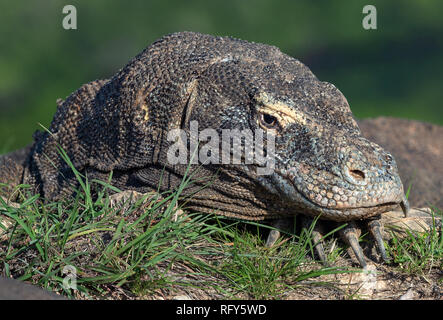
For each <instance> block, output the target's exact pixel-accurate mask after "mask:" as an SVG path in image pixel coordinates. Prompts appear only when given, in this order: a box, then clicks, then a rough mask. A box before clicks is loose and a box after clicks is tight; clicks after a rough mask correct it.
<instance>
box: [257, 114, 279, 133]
mask: <svg viewBox="0 0 443 320" xmlns="http://www.w3.org/2000/svg"><path fill="white" fill-rule="evenodd" d="M260 124H261V125H262V126H263V127H265V128H266V129H277V128H278V126H279V125H278V120H277V118H276V117H274V116H271V115H270V114H267V113H262V114H261V115H260Z"/></svg>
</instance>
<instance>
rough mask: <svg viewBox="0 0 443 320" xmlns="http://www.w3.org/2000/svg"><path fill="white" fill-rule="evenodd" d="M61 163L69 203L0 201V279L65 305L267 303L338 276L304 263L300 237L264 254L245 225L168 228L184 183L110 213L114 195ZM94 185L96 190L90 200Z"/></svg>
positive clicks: (23, 192) (200, 218)
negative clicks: (71, 281) (193, 291)
mask: <svg viewBox="0 0 443 320" xmlns="http://www.w3.org/2000/svg"><path fill="white" fill-rule="evenodd" d="M60 153H61V155H62V157H63V158H64V160H65V161H66V162H67V163H68V164H69V165H70V166H71V168H72V170H73V172H74V173H75V175H76V177H77V180H78V181H79V186H80V187H79V189H78V190H77V193H76V197H75V198H66V199H64V200H63V201H59V202H52V203H46V202H44V201H43V199H41V198H40V197H39V195H32V194H30V192H29V191H28V189H27V188H28V186H26V185H20V186H18V187H17V188H16V190H15V192H17V193H19V194H20V198H21V201H20V205H19V206H18V207H16V206H11V205H9V204H7V203H6V202H5V201H4V200H3V199H1V198H0V222H1V221H9V222H10V224H11V226H10V227H9V228H3V230H0V272H1V273H2V274H3V275H5V276H8V277H14V278H18V279H20V280H27V281H30V282H32V283H34V284H37V285H39V286H41V287H44V288H47V289H50V290H52V291H56V292H59V293H61V294H64V295H66V296H68V297H72V298H91V297H109V296H111V297H115V296H114V295H115V294H116V295H117V296H118V297H137V296H145V297H146V296H147V295H150V294H153V293H155V292H158V291H157V290H160V289H161V290H163V291H164V290H169V291H171V292H173V291H177V290H179V289H180V288H189V287H197V288H202V289H205V288H206V289H208V288H210V289H211V290H210V291H211V294H212V295H214V296H216V297H224V298H237V297H247V298H254V299H258V298H260V299H270V298H279V297H281V296H282V294H283V293H284V291H285V290H286V289H288V288H294V287H295V286H297V285H300V284H303V281H305V280H307V279H312V278H316V277H318V276H320V275H323V274H330V273H337V272H344V270H342V269H339V268H325V267H322V266H320V265H319V264H315V263H314V262H313V261H312V259H310V258H309V253H310V250H311V249H310V248H312V243H310V241H311V240H310V236H309V231H308V232H305V233H302V235H301V236H300V237H297V236H295V235H294V236H293V237H292V238H291V239H292V240H291V241H287V242H286V241H283V242H281V243H280V244H279V245H277V246H275V247H274V248H272V249H267V248H265V246H264V244H263V240H262V238H261V236H260V234H259V233H251V232H249V231H245V229H244V228H243V227H241V226H245V225H247V223H245V222H240V221H236V220H227V219H219V218H218V217H216V216H214V215H208V214H198V213H189V212H186V213H185V214H182V215H179V216H178V218H177V220H176V221H175V220H174V219H173V218H172V217H173V216H174V215H175V214H176V213H177V210H179V209H181V207H180V206H179V199H181V192H182V190H183V189H184V188H185V187H186V185H187V184H189V183H190V182H191V178H192V176H189V177H188V176H185V177H184V179H183V181H182V184H181V185H180V187H179V188H178V189H177V190H176V191H174V192H172V191H171V192H167V193H164V194H161V195H160V194H158V193H153V194H151V195H149V194H148V195H146V196H145V197H144V198H143V199H139V200H138V201H136V202H135V203H132V204H129V205H119V206H114V207H112V206H111V201H110V196H109V194H110V193H111V192H118V191H119V190H118V189H116V188H114V187H112V186H111V185H110V184H109V182H103V181H88V179H87V177H85V176H83V175H82V174H80V173H79V172H78V171H77V170H76V169H75V168H74V167H73V166H72V163H71V162H70V160H69V159H68V158H67V155H66V153H65V152H64V151H63V150H60ZM110 180H111V176H110V177H109V181H110ZM93 185H95V186H99V190H96V191H97V196H96V197H93V196H92V195H93V194H94V192H93V191H94V190H93V188H94V187H92V186H93ZM149 196H150V199H149V200H148V199H147V197H149ZM146 200H147V201H146ZM249 225H250V226H252V227H253V228H262V227H266V226H261V225H260V224H257V223H249ZM2 231H3V232H2ZM287 239H289V238H287ZM66 266H73V267H74V269H75V272H76V286H77V288H76V289H77V290H71V289H70V288H67V287H66V286H64V281H66V279H68V278H67V274H64V273H63V271H64V268H65V267H66ZM313 283H314V282H313ZM110 292H111V293H110ZM117 293H118V294H117Z"/></svg>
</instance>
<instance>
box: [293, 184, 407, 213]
mask: <svg viewBox="0 0 443 320" xmlns="http://www.w3.org/2000/svg"><path fill="white" fill-rule="evenodd" d="M292 185H293V186H294V189H295V190H296V191H297V193H298V194H299V195H300V196H301V197H302V198H303V199H304V200H305V201H307V202H309V203H310V204H311V205H312V206H314V207H317V208H321V209H327V210H337V211H343V212H344V211H349V210H355V209H370V208H380V207H384V206H386V207H387V206H393V205H398V204H400V202H392V201H391V202H384V203H380V204H376V205H373V206H359V207H351V206H349V207H345V208H343V207H342V208H334V207H325V206H322V205H319V204H318V203H315V202H313V201H312V200H310V199H309V198H308V197H306V196H305V195H304V194H303V193H302V192H300V190H298V188H297V187H296V186H295V185H294V184H293V183H292Z"/></svg>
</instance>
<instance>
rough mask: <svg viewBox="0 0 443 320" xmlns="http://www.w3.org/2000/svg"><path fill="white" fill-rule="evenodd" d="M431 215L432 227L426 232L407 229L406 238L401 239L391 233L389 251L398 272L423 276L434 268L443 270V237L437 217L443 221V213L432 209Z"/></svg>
mask: <svg viewBox="0 0 443 320" xmlns="http://www.w3.org/2000/svg"><path fill="white" fill-rule="evenodd" d="M431 214H432V217H433V219H432V226H431V228H430V229H429V230H428V231H426V232H422V233H421V232H420V233H418V232H414V231H413V230H408V229H407V230H405V232H406V236H405V237H399V236H398V234H397V233H395V232H393V230H392V231H390V232H391V235H392V239H391V240H390V241H389V242H388V244H387V250H388V253H389V255H390V256H391V257H392V258H393V262H394V263H395V264H396V265H397V268H398V270H400V271H402V272H406V273H409V274H418V275H423V276H425V275H426V274H428V273H430V272H431V270H432V269H434V268H435V269H440V270H443V235H442V232H441V226H440V225H439V223H437V220H436V217H440V221H442V220H443V219H441V218H442V212H441V210H439V209H437V208H432V210H431ZM442 279H443V278H442Z"/></svg>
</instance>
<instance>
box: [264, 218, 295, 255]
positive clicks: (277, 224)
mask: <svg viewBox="0 0 443 320" xmlns="http://www.w3.org/2000/svg"><path fill="white" fill-rule="evenodd" d="M288 225H289V221H288V220H287V219H277V220H274V221H273V222H272V223H271V226H273V227H274V228H276V229H277V230H276V229H273V230H271V231H270V232H269V235H268V238H267V239H266V244H265V246H266V247H268V248H270V247H272V246H273V245H274V244H275V242H276V241H277V240H278V238H280V235H281V233H280V230H278V229H281V230H282V229H288Z"/></svg>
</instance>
